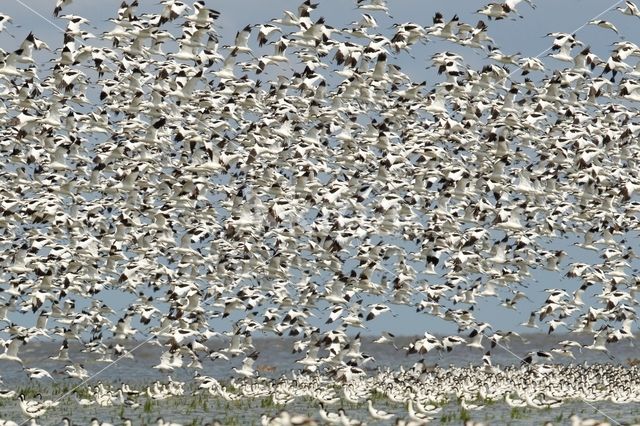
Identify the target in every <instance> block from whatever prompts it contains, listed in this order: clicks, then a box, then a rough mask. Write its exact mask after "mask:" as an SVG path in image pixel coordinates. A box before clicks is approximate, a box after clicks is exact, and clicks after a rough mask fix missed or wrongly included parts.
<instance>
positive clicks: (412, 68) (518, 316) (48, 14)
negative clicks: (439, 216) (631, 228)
mask: <svg viewBox="0 0 640 426" xmlns="http://www.w3.org/2000/svg"><path fill="white" fill-rule="evenodd" d="M139 1H140V3H141V6H140V9H139V10H140V11H148V12H152V11H159V8H160V7H159V6H158V5H157V2H156V1H147V0H139ZM53 3H54V2H53V0H23V2H20V1H18V0H5V1H3V4H2V8H1V10H2V13H5V14H7V15H9V16H11V17H12V18H13V25H9V26H8V27H7V29H6V31H4V32H2V33H0V48H2V49H3V50H5V51H11V50H15V49H16V48H17V46H18V45H19V43H20V42H21V41H22V40H23V39H24V37H25V36H26V35H27V34H28V33H29V32H30V31H33V32H34V34H35V35H36V36H37V37H38V38H40V39H42V40H43V41H45V42H47V43H48V44H49V45H50V46H52V47H57V46H60V45H61V43H62V32H61V30H60V29H58V28H56V25H57V26H59V27H60V28H64V27H65V26H66V24H67V21H65V20H63V19H59V18H54V17H53V16H52V8H53V6H52V5H53ZM120 3H121V0H101V1H95V0H75V1H74V2H73V3H72V4H71V5H70V6H68V7H66V8H65V9H64V10H63V12H62V13H63V14H64V13H68V14H77V15H81V16H83V17H85V18H87V19H89V21H90V25H89V27H87V29H88V30H89V31H91V32H94V33H95V34H96V35H99V34H100V33H101V32H103V31H108V30H109V29H111V28H112V24H111V23H109V22H108V21H107V19H109V18H110V17H113V16H115V12H116V10H117V9H118V6H119V4H120ZM298 3H299V2H296V1H283V0H269V1H263V0H254V1H249V0H234V1H228V0H218V1H215V2H214V1H212V0H208V1H207V2H206V5H207V7H210V8H213V9H216V10H218V11H219V12H220V13H221V17H220V19H219V20H218V25H217V28H218V29H219V34H220V38H221V45H224V44H229V43H232V42H233V37H234V35H235V33H236V31H237V30H238V29H240V28H243V27H244V26H246V25H248V24H257V23H265V22H268V21H269V20H271V19H273V18H279V17H281V16H282V15H283V13H282V11H283V10H285V9H288V10H292V11H295V10H296V8H297V6H298ZM319 3H320V6H319V8H318V9H317V11H316V12H314V16H316V17H317V16H324V17H325V18H326V21H327V23H328V24H330V25H332V26H334V27H337V28H341V27H344V26H347V25H348V24H349V23H350V22H352V21H356V20H359V19H360V16H361V11H359V10H357V9H356V8H355V2H354V1H348V0H319ZM487 3H488V2H487V1H476V0H473V1H472V0H446V1H425V0H398V1H393V2H390V5H391V9H392V11H391V13H392V15H393V18H391V17H387V16H385V15H384V14H382V13H379V12H378V13H376V14H375V16H376V18H377V19H378V23H379V24H380V26H381V27H384V28H388V27H390V26H391V25H392V24H393V23H396V22H399V23H402V22H409V21H410V22H416V23H418V24H421V25H424V26H428V25H431V21H432V17H433V15H434V13H435V12H441V13H442V14H443V15H444V16H445V19H447V20H448V19H450V18H451V17H452V16H453V15H454V14H458V15H459V17H460V19H461V21H464V22H468V23H470V24H475V23H476V22H477V21H478V20H479V19H483V20H484V21H485V22H487V24H488V25H489V35H490V36H491V37H492V38H493V39H494V40H495V46H496V47H498V48H500V50H501V51H502V52H503V53H505V54H512V53H520V54H521V55H522V56H529V57H534V56H537V55H539V54H541V53H542V52H544V51H545V50H546V49H548V48H549V47H550V46H551V41H552V40H551V38H549V37H545V35H546V34H548V33H551V32H567V33H572V32H575V31H576V30H577V29H580V31H579V32H578V38H579V39H580V40H584V41H585V44H589V45H591V47H592V51H593V52H594V53H595V54H597V55H598V56H600V57H601V58H604V59H606V58H607V57H608V52H609V51H610V49H611V44H612V43H615V42H617V41H620V40H621V39H622V37H624V38H625V39H628V40H631V41H635V42H640V40H639V39H640V19H638V18H634V17H629V16H624V15H622V14H621V13H620V12H617V11H616V10H615V9H614V10H612V11H610V12H608V13H606V14H604V15H602V16H601V17H600V19H607V20H610V21H612V22H613V23H614V24H615V25H616V26H617V28H618V29H619V30H620V34H621V36H618V35H617V34H615V33H614V32H613V31H608V30H603V29H602V28H597V27H595V26H586V27H585V26H584V24H586V23H587V22H588V21H589V20H591V19H593V18H595V17H597V16H598V15H599V14H601V12H603V11H604V10H606V9H608V8H609V7H610V6H612V5H614V4H616V3H621V4H624V2H616V1H602V0H566V1H565V0H563V1H558V0H537V1H536V2H535V4H536V6H537V7H536V8H535V9H532V8H531V7H530V6H529V5H528V4H526V3H525V2H522V3H520V4H519V5H518V12H519V13H520V14H521V15H522V16H523V19H520V18H516V19H513V20H512V19H508V20H502V21H497V22H494V21H491V22H490V21H489V20H488V19H487V18H486V17H485V16H482V15H479V14H477V13H474V12H475V11H476V10H478V9H480V8H481V7H482V6H483V5H485V4H487ZM24 4H28V6H29V7H30V8H32V9H33V10H29V9H28V8H27V7H25V5H24ZM347 4H348V6H345V5H347ZM36 12H37V13H36ZM38 14H40V15H42V16H38ZM45 18H46V19H45ZM252 37H255V35H252ZM443 50H449V51H453V52H459V53H463V54H464V58H465V62H466V63H467V64H469V65H471V66H472V67H474V68H476V69H478V68H479V67H481V65H482V64H483V63H488V62H487V59H486V52H479V51H473V52H472V51H470V49H463V48H460V47H459V46H456V45H453V44H451V43H448V42H441V41H433V42H427V43H426V44H425V45H424V46H416V47H415V48H414V49H412V55H413V57H412V56H410V55H409V54H408V53H400V54H399V55H397V56H396V57H394V59H393V62H394V63H396V64H398V65H400V66H401V67H402V70H403V71H404V72H405V73H408V74H409V75H410V76H411V78H412V80H414V81H422V80H427V81H429V83H433V82H436V81H437V80H436V79H439V78H440V77H438V76H436V75H435V73H434V71H433V70H429V69H427V67H428V66H429V65H430V62H429V57H430V56H431V55H432V54H433V53H435V52H440V51H443ZM549 61H550V62H549V63H553V60H549ZM555 66H557V67H559V68H562V67H563V65H562V64H561V63H557V62H556V63H555ZM440 79H441V78H440ZM630 237H631V238H629V239H628V240H629V242H630V243H631V244H632V246H634V249H635V250H636V252H638V253H640V249H639V248H638V247H637V240H638V239H637V238H635V237H636V236H630ZM576 242H578V239H576V238H574V237H572V238H568V239H566V238H559V239H556V240H549V241H548V248H549V249H564V250H566V251H567V252H568V256H567V258H566V259H565V261H564V263H565V264H566V263H571V262H577V261H582V262H586V263H591V262H597V261H598V259H597V257H596V256H595V255H594V254H593V253H591V252H588V251H585V250H582V249H579V248H576V247H575V246H574V245H573V244H574V243H576ZM577 286H578V284H577V281H575V280H570V279H568V278H566V277H563V276H561V275H559V274H558V273H555V272H550V271H544V270H538V271H536V272H535V273H534V274H533V277H532V280H531V282H529V288H528V290H527V294H528V295H529V297H530V298H531V301H526V300H525V301H522V302H521V304H519V308H518V311H517V312H514V311H512V310H509V309H506V308H503V307H500V306H499V305H500V304H499V303H497V301H496V300H495V299H493V298H489V299H479V303H478V305H477V306H476V308H475V315H476V318H477V319H478V320H480V321H487V322H490V323H498V324H505V326H506V325H510V326H511V328H513V329H515V330H519V331H524V330H525V329H523V328H521V327H518V326H517V324H519V323H520V322H523V321H526V319H527V318H528V316H529V312H530V310H531V309H533V308H534V307H537V306H539V305H540V303H541V302H542V301H543V300H544V297H545V293H544V291H543V290H544V289H545V288H550V287H554V288H567V289H570V290H575V289H576V288H577ZM111 293H112V294H110V292H108V291H107V292H105V293H103V295H104V300H105V301H107V302H108V303H109V304H110V305H112V306H113V307H114V308H120V309H121V308H126V306H128V304H129V302H130V300H127V299H126V298H121V297H119V296H118V292H111ZM394 313H395V316H391V315H388V316H386V317H385V319H384V321H377V322H376V323H375V324H372V325H371V328H370V330H368V332H370V333H372V334H376V333H378V332H380V331H381V330H383V329H393V330H396V331H398V330H399V332H400V334H418V333H422V332H423V331H424V330H425V329H427V328H428V329H430V330H432V331H435V332H442V333H449V332H454V331H455V330H454V329H452V327H451V324H447V323H445V322H444V321H441V320H437V319H433V318H432V317H428V318H427V317H425V316H423V315H420V314H416V313H415V308H414V307H411V306H394ZM425 322H429V323H428V324H425ZM222 326H223V325H222V324H221V327H222Z"/></svg>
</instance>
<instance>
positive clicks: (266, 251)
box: [0, 0, 640, 424]
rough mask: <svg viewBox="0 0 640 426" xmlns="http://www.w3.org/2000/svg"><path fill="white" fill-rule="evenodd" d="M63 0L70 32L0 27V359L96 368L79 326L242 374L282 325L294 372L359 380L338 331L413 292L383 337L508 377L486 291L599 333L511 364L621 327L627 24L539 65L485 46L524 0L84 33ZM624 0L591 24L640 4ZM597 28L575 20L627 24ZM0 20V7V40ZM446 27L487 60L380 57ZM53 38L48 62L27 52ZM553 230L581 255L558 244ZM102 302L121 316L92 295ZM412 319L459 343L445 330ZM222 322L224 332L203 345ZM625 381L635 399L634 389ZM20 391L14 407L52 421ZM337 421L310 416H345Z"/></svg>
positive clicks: (192, 16) (629, 332) (360, 358)
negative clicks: (496, 359)
mask: <svg viewBox="0 0 640 426" xmlns="http://www.w3.org/2000/svg"><path fill="white" fill-rule="evenodd" d="M70 3H71V2H70V1H69V0H58V1H57V5H56V8H55V11H54V13H53V14H54V16H55V17H52V18H51V19H53V20H54V22H56V23H58V24H60V25H62V24H64V27H66V29H65V31H64V36H62V34H61V35H60V38H61V39H62V40H63V41H62V44H61V45H59V46H58V45H56V46H49V45H47V44H46V43H45V42H44V41H42V40H41V39H40V38H39V37H38V31H37V30H34V32H33V33H30V34H29V35H28V37H26V39H24V40H23V41H20V42H18V41H15V43H16V45H15V46H9V42H8V41H7V40H10V39H8V38H6V37H5V38H4V39H3V42H2V43H3V47H4V48H5V49H8V50H7V51H6V52H5V51H2V52H1V61H2V62H0V77H1V79H0V100H1V103H0V111H1V119H0V123H1V127H0V131H1V132H2V141H1V142H0V150H1V152H2V164H1V166H2V170H1V172H0V179H1V181H2V188H1V189H0V191H1V197H0V223H1V225H2V227H1V228H2V240H1V241H0V243H1V245H2V256H1V258H0V262H1V265H2V278H3V279H2V282H1V283H0V301H1V303H2V304H1V305H0V321H2V322H4V323H5V328H4V329H3V330H2V333H3V336H4V339H3V341H4V349H5V350H4V353H2V354H0V363H3V364H4V363H6V364H7V365H8V364H10V363H11V362H14V364H16V365H20V364H23V361H22V359H21V357H20V350H21V348H22V347H23V346H24V345H30V344H36V343H37V342H38V341H43V340H53V341H59V342H60V345H61V349H60V352H59V353H58V354H51V356H52V359H55V360H58V361H59V362H60V363H61V368H60V370H61V371H64V372H65V373H64V374H65V375H67V376H70V377H73V378H77V379H81V380H83V379H86V378H89V377H90V374H92V373H94V372H95V371H87V370H86V369H85V368H84V367H83V366H81V365H79V364H78V363H76V362H74V353H70V352H69V349H68V348H69V342H72V341H75V342H76V343H80V344H81V347H82V350H83V351H84V352H87V353H90V354H91V355H92V356H94V357H95V359H96V360H101V361H107V362H110V361H112V360H119V359H121V358H122V357H135V352H134V351H131V349H132V348H133V347H135V346H136V345H137V344H138V342H139V341H140V340H141V339H146V338H148V337H152V338H153V339H152V342H150V344H151V343H155V344H158V345H160V346H161V347H162V348H163V354H162V356H161V357H160V359H159V360H158V363H157V365H155V366H154V368H156V369H158V370H160V371H162V372H166V373H171V372H172V371H174V370H176V369H181V368H191V369H194V370H199V369H202V368H205V369H206V368H208V366H209V365H211V363H213V364H216V363H218V364H220V365H224V363H225V360H228V358H231V357H241V358H244V362H243V363H242V366H241V367H238V368H234V369H233V370H234V372H235V374H236V375H237V376H240V377H246V378H254V377H256V376H257V375H258V373H257V372H256V369H255V367H254V363H255V361H256V359H258V358H259V356H260V354H259V353H257V352H256V351H255V350H254V347H253V344H252V338H254V337H256V336H294V337H295V343H294V345H293V348H292V349H293V350H294V351H296V352H299V353H300V354H301V358H300V360H299V361H298V365H296V366H294V368H299V369H301V370H302V371H303V372H306V373H309V374H320V373H322V374H326V375H327V377H331V378H332V380H334V381H336V382H338V383H342V382H344V383H346V384H349V383H352V382H355V383H359V384H355V385H353V386H362V384H363V383H365V384H366V383H368V382H367V380H371V379H370V378H367V374H368V373H367V369H368V368H367V366H368V365H372V364H370V363H372V362H373V360H372V357H370V356H368V355H367V354H366V353H364V352H363V351H362V350H361V344H360V334H356V333H357V332H358V331H359V330H360V329H362V330H366V329H367V327H368V325H369V324H373V323H376V322H383V321H385V317H387V318H389V317H390V316H391V315H394V312H395V311H396V310H397V309H398V307H402V306H407V307H410V308H411V309H412V310H414V311H417V312H419V313H420V315H422V317H423V318H424V324H425V325H424V329H425V334H424V336H420V337H419V338H416V339H414V340H413V341H412V342H411V343H410V344H408V345H407V346H404V347H398V351H399V353H401V354H408V355H412V354H417V355H416V359H419V358H420V357H423V356H425V355H426V354H428V353H429V354H432V353H447V352H450V351H456V350H457V347H458V346H466V347H470V348H473V349H475V350H477V352H478V359H479V360H480V358H481V357H484V358H483V359H484V369H483V370H482V371H486V374H495V375H497V376H500V374H503V373H500V372H499V369H498V370H494V369H497V367H495V366H492V365H491V361H490V351H491V349H493V348H494V347H495V346H497V345H498V346H500V347H503V346H505V345H508V340H509V339H511V338H519V336H518V334H517V333H515V332H513V331H511V330H509V329H500V328H498V327H496V326H495V325H494V326H493V327H492V325H491V324H489V323H487V322H483V321H480V320H477V319H476V318H475V315H474V314H475V311H474V307H475V306H476V304H477V303H478V301H479V300H487V299H488V300H492V301H493V302H492V303H495V304H496V305H502V306H503V307H507V308H512V309H514V310H515V311H516V312H515V314H520V315H523V318H522V321H524V323H523V324H524V325H526V326H528V327H532V328H539V329H541V330H543V331H544V332H548V333H551V332H553V331H554V330H556V329H559V331H563V332H566V331H569V330H570V331H573V332H582V333H588V334H590V335H591V338H592V339H593V340H592V343H590V344H588V343H587V344H585V343H579V342H577V341H574V340H565V341H563V342H561V344H560V345H558V347H556V348H554V349H553V350H552V351H550V352H542V351H539V350H536V348H532V352H531V353H529V354H518V355H519V356H521V357H522V362H523V363H525V364H535V363H540V362H541V363H542V364H543V365H544V364H545V363H549V362H552V361H553V360H554V359H555V358H557V357H561V356H565V357H570V358H573V357H574V356H575V355H576V354H577V351H578V350H586V349H590V350H594V351H602V352H605V353H608V345H609V344H613V343H616V342H620V341H625V340H628V339H632V338H633V332H634V330H635V329H636V324H635V320H636V313H635V305H636V304H637V301H636V294H637V292H638V290H639V289H640V281H639V280H638V278H636V276H635V274H634V273H635V272H636V270H635V266H636V263H637V257H636V254H635V253H634V251H633V247H632V239H633V238H635V237H636V235H637V234H636V233H637V227H638V213H639V212H640V199H639V198H638V192H639V191H640V180H639V178H638V176H637V173H636V171H637V161H638V158H639V155H640V146H639V145H638V135H639V134H640V118H639V116H638V111H637V102H638V101H640V83H638V77H640V62H639V61H638V58H640V47H638V46H637V45H635V44H634V43H633V42H631V41H629V40H627V39H624V38H621V39H620V41H618V42H616V43H615V44H614V45H613V46H612V47H611V51H610V53H609V56H608V57H602V58H600V57H597V56H596V55H595V54H594V53H592V52H591V50H590V48H589V46H588V43H587V42H586V41H581V40H580V36H579V34H570V33H560V32H557V33H550V34H548V37H549V44H550V47H551V48H550V51H549V53H548V54H546V55H544V56H539V57H524V56H521V55H517V54H510V53H507V52H501V51H500V50H499V48H498V46H497V44H496V42H495V41H494V40H493V39H492V37H491V36H490V34H491V32H490V29H491V27H490V26H493V25H496V26H498V25H501V22H502V20H506V19H523V17H522V16H524V15H526V14H527V10H531V8H533V7H535V5H534V4H533V3H531V2H529V1H527V2H526V3H527V4H524V3H521V4H519V3H520V2H518V1H517V0H516V1H514V0H509V1H507V2H505V3H489V4H487V5H486V7H483V8H482V9H480V10H478V11H477V13H478V14H479V15H481V18H482V19H481V20H479V21H477V22H462V21H461V20H460V19H459V18H458V16H443V15H442V14H441V13H436V14H435V16H433V20H432V23H431V24H430V25H426V26H422V25H420V24H418V23H413V22H404V23H401V22H397V23H393V25H392V26H389V25H390V24H389V23H390V22H391V23H392V22H393V18H392V11H391V10H389V7H388V6H390V5H387V4H385V2H384V1H382V0H372V1H368V0H358V1H357V2H356V6H357V8H358V9H360V12H361V16H362V17H361V19H360V20H358V21H357V22H353V23H352V24H351V25H349V26H348V27H346V28H337V27H333V26H331V24H330V23H329V22H326V21H325V19H324V18H323V17H322V14H323V11H322V6H321V5H319V4H315V3H311V2H310V1H305V2H304V3H302V4H301V5H300V6H299V7H298V8H297V9H295V10H294V11H285V12H284V13H283V14H279V15H280V17H279V18H274V19H271V20H267V21H266V22H264V23H257V24H250V25H247V26H246V27H244V28H241V29H240V30H239V31H238V32H237V34H236V36H235V39H234V40H231V41H229V40H221V39H220V37H219V35H218V32H217V30H216V29H217V26H218V25H219V23H220V22H223V21H224V16H220V14H219V13H218V12H217V11H216V10H214V9H212V8H211V7H208V6H207V5H206V4H205V3H204V1H202V0H197V1H195V2H188V3H186V2H185V3H183V2H181V1H178V0H164V1H162V2H161V4H160V5H159V6H158V10H157V12H156V13H138V12H137V8H138V7H139V5H138V1H136V0H134V1H133V2H127V1H124V2H123V3H122V5H121V6H120V8H119V9H118V10H117V14H116V15H115V17H113V18H111V19H109V22H110V23H109V25H110V28H109V29H108V30H106V31H105V32H103V33H96V34H93V33H91V32H90V31H89V30H91V29H92V27H91V23H90V22H89V21H88V20H87V19H85V18H83V17H82V16H76V15H72V14H65V9H67V8H71V7H72V5H70ZM620 3H621V5H620V7H618V8H617V9H616V10H612V11H611V12H609V14H608V15H606V16H605V17H607V18H609V17H610V19H612V21H613V22H616V20H619V19H638V18H640V12H639V11H638V8H637V7H636V6H635V5H634V4H633V3H632V2H630V1H626V2H620ZM516 7H517V8H518V9H516ZM525 8H527V10H525ZM482 15H484V16H482ZM625 15H627V16H625ZM613 22H609V21H606V20H602V19H595V20H593V21H591V22H589V24H590V25H596V26H598V27H601V31H613V32H615V33H618V29H617V27H616V26H615V25H614V23H613ZM383 23H384V24H383ZM638 23H640V21H638ZM12 25H14V23H13V22H12V19H11V17H9V16H6V15H0V31H3V32H7V33H9V32H11V30H12ZM1 35H2V34H1V33H0V36H1ZM5 36H6V34H5ZM436 41H437V42H438V43H441V44H442V46H446V45H451V46H454V45H456V46H457V47H456V48H459V47H462V48H464V49H467V50H468V51H469V52H481V53H482V54H483V55H485V54H486V55H488V58H489V64H487V65H485V66H483V67H482V68H481V69H474V68H473V67H472V66H471V65H469V64H468V63H466V62H465V58H464V56H462V55H461V54H456V53H452V52H451V51H446V50H443V51H441V52H439V53H436V54H434V55H433V56H431V58H430V59H429V62H430V66H431V67H433V68H434V70H435V72H437V74H439V75H440V76H439V77H437V81H435V82H426V81H413V80H412V79H411V78H410V77H409V75H408V74H407V73H405V72H403V70H402V69H401V67H400V66H398V65H397V61H398V60H399V58H404V59H403V60H404V61H406V60H407V58H410V57H411V52H412V47H414V46H416V45H420V44H425V43H426V44H428V43H432V42H436ZM225 43H227V44H225ZM43 52H49V54H52V55H53V56H54V59H53V60H52V62H50V63H40V62H38V61H37V60H36V59H37V58H38V57H39V56H38V55H41V54H43ZM416 61H417V60H416ZM435 72H434V75H435ZM576 238H577V239H576ZM562 244H564V246H562ZM571 244H574V245H575V248H573V249H571V250H575V251H576V253H593V254H591V255H589V256H585V258H595V259H597V261H596V262H591V261H581V259H580V258H579V257H580V256H579V255H578V256H573V257H572V258H571V259H569V258H568V257H567V254H568V253H567V250H569V249H568V248H566V247H568V246H570V245H571ZM562 247H565V248H562ZM576 257H577V258H576ZM540 270H548V271H552V272H554V276H555V277H557V281H560V280H561V279H563V278H564V279H566V285H565V284H563V285H562V286H555V285H553V283H552V284H549V285H545V284H544V283H542V284H540V283H537V286H538V287H540V286H542V287H543V288H546V290H545V292H546V293H547V294H546V297H545V298H544V301H543V302H542V303H541V304H540V305H539V306H537V307H536V308H535V309H534V310H533V311H532V312H531V311H530V310H527V312H522V310H520V312H517V311H518V310H519V304H520V303H522V302H523V301H526V299H528V298H529V296H528V291H529V287H528V285H529V284H531V282H532V281H533V280H534V278H533V277H534V276H535V274H536V273H537V272H538V271H540ZM574 284H575V285H574ZM550 287H561V288H550ZM572 287H574V288H572ZM114 292H115V293H116V294H120V295H122V297H124V298H125V300H126V298H127V297H128V298H130V299H131V303H130V305H129V306H128V308H126V309H124V310H122V311H117V312H116V311H115V310H113V309H111V308H110V307H109V306H108V305H107V304H106V303H104V302H103V301H101V298H102V297H103V295H104V294H106V293H109V294H113V293H114ZM28 318H31V319H32V320H33V321H32V324H33V325H28V324H27V323H29V321H31V320H29V319H28ZM430 318H438V319H440V320H444V321H446V322H450V323H453V324H454V325H455V328H456V329H457V330H458V334H454V335H450V336H436V335H435V333H433V332H432V330H430V325H429V324H430ZM224 323H227V325H228V327H227V329H225V330H226V331H224V332H220V330H221V329H223V328H218V324H224ZM214 324H215V326H214ZM221 327H222V326H221ZM394 338H395V336H394V330H389V331H385V332H384V333H382V334H381V335H380V336H379V338H378V339H377V340H376V341H377V342H379V343H381V344H383V343H386V344H389V345H395V342H394ZM215 339H218V341H222V342H226V343H225V344H224V345H219V347H215V348H212V347H211V345H210V344H208V342H210V341H213V340H215ZM590 341H591V340H590ZM34 342H36V343H34ZM554 357H555V358H554ZM516 362H517V361H516ZM23 367H24V371H25V374H26V375H27V376H29V377H31V378H33V379H45V380H46V379H48V378H49V377H50V372H49V371H46V370H44V369H42V368H39V367H38V366H37V365H23ZM527 368H529V367H527ZM549 368H551V369H553V368H554V367H549ZM478 374H480V373H478ZM483 374H484V373H483ZM600 374H604V373H600ZM301 377H302V376H301ZM323 377H324V376H323ZM492 377H493V376H492ZM514 377H515V376H514ZM518 377H519V376H518ZM212 380H214V381H215V379H212ZM300 380H302V379H300ZM443 380H450V379H447V378H445V379H443ZM471 380H475V379H471ZM510 380H516V379H515V378H511V379H510ZM247 383H250V382H247ZM420 383H422V382H420V381H418V382H416V387H412V386H413V385H407V387H406V388H405V389H401V391H402V392H404V393H405V394H403V396H402V397H401V398H408V399H409V400H410V401H411V400H415V402H414V405H413V407H414V408H412V406H411V405H409V412H410V413H411V412H412V411H413V413H414V417H417V418H414V419H411V421H413V422H418V423H419V422H420V421H421V419H420V416H421V415H423V414H424V413H420V412H417V411H415V407H416V406H418V407H419V406H420V405H417V404H418V403H421V402H420V401H422V400H425V399H429V398H418V392H419V389H420V386H422V385H421V384H420ZM474 383H475V382H474ZM391 385H393V383H391V384H390V386H391ZM247 386H248V385H247ZM256 386H258V387H260V386H272V387H273V386H276V385H275V384H271V385H258V384H256ZM311 388H313V387H310V389H311ZM347 388H348V387H347ZM347 388H345V390H344V393H345V395H346V393H347V390H346V389H347ZM207 389H209V390H210V391H212V390H214V389H215V390H216V392H218V391H219V389H220V388H219V387H215V386H213V385H212V386H209V387H208V388H207ZM260 389H262V388H260ZM626 389H627V394H625V398H628V399H629V400H633V399H634V398H635V400H636V401H637V398H638V394H639V388H638V384H637V383H631V384H629V386H627V388H626ZM254 390H255V389H254ZM599 391H600V390H599ZM255 392H258V390H255ZM260 392H262V390H260ZM461 392H463V391H461ZM514 392H516V391H515V390H514ZM585 392H586V393H585V395H587V394H589V391H588V390H587V391H585ZM517 393H519V392H517ZM519 394H520V393H519ZM524 394H526V392H524ZM524 394H520V395H519V397H520V398H525V400H524V402H523V403H529V401H528V400H526V398H529V399H531V401H534V402H535V401H538V400H536V398H538V396H537V395H536V394H531V395H529V396H528V397H527V396H526V395H524ZM594 394H596V395H597V394H598V393H597V392H595V393H593V392H592V393H591V394H589V395H588V396H585V398H588V397H592V396H593V395H594ZM122 395H123V394H122V393H120V396H121V397H122ZM563 397H564V396H560V395H550V394H547V395H546V396H545V397H544V398H543V399H544V400H545V401H548V400H549V399H553V400H560V401H561V400H562V398H563ZM273 398H274V399H275V398H276V396H275V394H274V396H273ZM286 398H288V397H287V396H286V395H285V401H286ZM364 398H365V399H366V396H365V397H364ZM545 398H546V399H545ZM329 399H330V398H329ZM430 399H431V400H433V401H436V400H437V398H430ZM30 403H31V404H32V405H33V407H31V408H30V406H29V405H28V404H27V403H26V402H23V404H22V405H23V407H24V408H25V409H24V411H25V413H26V415H27V416H30V417H38V416H40V415H41V414H42V413H43V412H44V411H46V407H47V405H46V404H44V403H43V402H38V401H31V402H30ZM25 404H26V405H25ZM532 404H533V402H532ZM535 404H542V405H548V404H547V403H546V402H539V401H538V402H535ZM323 410H324V409H323ZM370 412H371V415H372V416H374V417H376V416H378V418H384V415H383V414H380V413H379V412H377V411H376V409H375V408H374V407H372V408H371V410H370ZM327 416H328V417H327ZM332 416H333V417H332ZM340 416H341V414H327V413H326V412H325V414H324V415H323V421H327V422H330V423H342V424H349V422H348V421H346V420H345V419H344V418H342V417H340ZM380 416H382V417H380ZM325 417H327V418H325ZM266 420H267V422H268V421H269V419H266ZM275 421H281V422H283V424H286V422H287V421H289V422H291V419H289V420H287V419H284V420H283V419H274V422H275ZM274 424H276V423H274Z"/></svg>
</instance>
